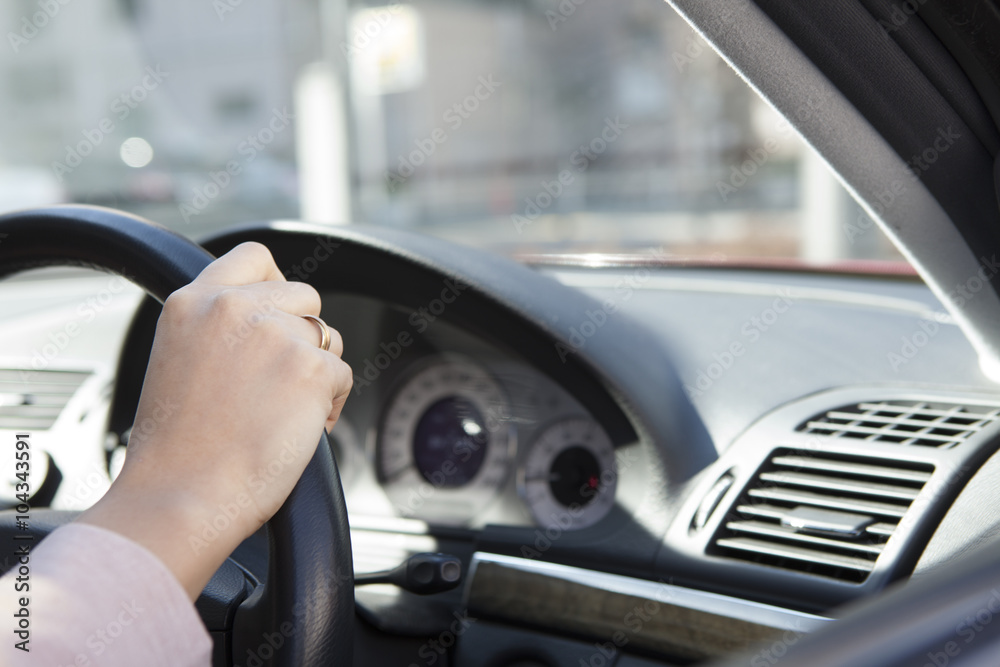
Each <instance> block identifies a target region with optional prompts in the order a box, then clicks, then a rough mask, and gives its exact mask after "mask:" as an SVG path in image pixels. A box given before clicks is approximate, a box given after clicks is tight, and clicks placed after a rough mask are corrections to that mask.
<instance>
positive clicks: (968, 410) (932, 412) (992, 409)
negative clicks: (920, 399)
mask: <svg viewBox="0 0 1000 667" xmlns="http://www.w3.org/2000/svg"><path fill="white" fill-rule="evenodd" d="M858 407H859V408H860V409H862V410H868V411H871V412H890V411H897V410H902V411H905V412H908V413H910V414H913V415H927V416H928V417H955V416H967V417H978V418H982V419H996V417H997V415H1000V408H998V407H996V406H986V405H978V406H967V405H958V404H952V405H951V407H949V408H945V409H943V410H942V409H940V408H929V407H924V406H922V405H920V404H917V405H913V406H902V405H901V404H898V403H889V402H885V403H859V404H858ZM972 407H978V408H981V409H983V410H985V412H974V411H973V410H972Z"/></svg>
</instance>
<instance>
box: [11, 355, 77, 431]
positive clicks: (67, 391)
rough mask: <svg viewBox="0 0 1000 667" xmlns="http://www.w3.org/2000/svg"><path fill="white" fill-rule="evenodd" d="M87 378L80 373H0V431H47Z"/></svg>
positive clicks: (40, 371) (23, 371) (36, 371)
mask: <svg viewBox="0 0 1000 667" xmlns="http://www.w3.org/2000/svg"><path fill="white" fill-rule="evenodd" d="M90 375H91V374H90V373H88V372H82V371H50V370H12V369H0V397H3V400H0V428H3V429H32V430H36V431H37V430H46V429H49V428H51V427H52V425H53V424H54V423H55V422H56V420H57V419H58V418H59V415H60V414H62V411H63V410H64V409H65V407H66V404H67V403H69V401H70V399H72V398H73V395H74V394H75V393H76V391H77V390H78V389H79V388H80V386H81V385H82V384H83V383H84V381H85V380H86V379H87V378H88V377H90Z"/></svg>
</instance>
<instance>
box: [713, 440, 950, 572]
mask: <svg viewBox="0 0 1000 667" xmlns="http://www.w3.org/2000/svg"><path fill="white" fill-rule="evenodd" d="M933 474H934V467H933V465H931V464H929V463H921V462H914V461H902V460H893V459H887V458H884V457H872V456H863V455H859V454H848V453H835V452H826V451H821V452H817V451H814V450H811V451H808V452H803V451H798V450H794V449H790V448H779V449H776V450H774V452H772V454H771V456H770V457H769V458H768V460H767V461H765V462H764V464H763V465H762V466H761V467H760V469H759V470H758V471H757V473H756V474H755V475H754V477H753V478H752V479H751V481H750V482H749V484H748V485H747V486H746V488H744V489H743V492H742V493H741V494H740V496H739V498H738V499H737V501H736V502H735V503H734V505H733V506H732V507H731V508H730V509H729V510H728V512H727V513H726V519H725V521H723V522H722V525H720V526H719V528H718V532H717V533H716V535H715V537H714V539H713V541H712V543H711V546H710V547H709V553H713V554H715V555H717V556H719V555H721V556H726V557H729V558H735V559H738V560H744V561H750V562H752V563H755V564H758V565H761V566H767V567H775V568H780V569H784V570H790V571H793V572H800V573H803V574H808V575H810V576H818V577H831V578H834V579H837V580H840V581H852V582H856V583H860V582H863V581H864V580H865V579H866V578H867V577H868V575H869V573H870V572H872V570H874V568H875V562H876V561H877V560H878V558H879V556H880V555H881V554H882V553H883V551H884V549H885V546H886V544H887V543H888V542H889V540H890V539H892V537H893V536H894V535H895V533H896V528H897V526H898V524H899V521H900V520H901V519H902V518H903V517H904V516H905V515H906V512H907V511H908V509H909V507H910V505H911V504H912V503H913V501H914V500H915V499H916V498H917V497H918V496H919V494H920V492H921V489H923V487H924V485H925V484H926V483H927V482H928V481H930V479H931V478H932V476H933Z"/></svg>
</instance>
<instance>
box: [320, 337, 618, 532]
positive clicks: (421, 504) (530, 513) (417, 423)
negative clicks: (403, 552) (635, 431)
mask: <svg viewBox="0 0 1000 667" xmlns="http://www.w3.org/2000/svg"><path fill="white" fill-rule="evenodd" d="M334 435H335V436H336V433H335V434H334ZM368 447H369V458H370V459H371V460H372V462H373V463H374V468H375V480H376V482H377V484H378V487H379V488H380V489H381V491H382V493H383V494H384V497H385V499H386V500H387V501H388V502H387V503H383V508H388V511H389V512H390V513H391V514H394V515H395V516H399V517H405V518H410V519H419V520H421V521H425V522H427V523H431V524H435V525H445V526H463V527H480V526H481V525H485V524H486V523H504V524H510V523H513V524H525V525H531V524H534V525H538V526H542V527H549V526H559V527H560V528H562V529H564V530H566V529H569V530H572V529H578V528H584V527H587V526H590V525H592V524H594V523H595V522H597V521H599V520H600V519H601V518H603V517H604V516H605V515H606V514H607V513H608V511H609V510H610V509H611V508H612V507H613V505H614V502H615V486H616V479H617V476H616V475H615V474H614V465H615V450H614V448H613V446H612V444H611V441H610V439H609V438H608V436H607V434H605V433H604V431H603V429H602V428H601V426H600V425H599V424H598V423H597V422H596V421H595V420H594V419H593V418H592V417H591V416H590V415H589V414H588V413H587V411H586V410H585V409H584V408H583V407H582V406H580V405H579V403H578V402H577V401H576V400H575V399H574V398H572V397H571V396H570V395H569V394H568V393H567V392H566V391H565V390H563V389H562V388H561V387H559V386H557V385H555V384H554V383H552V382H551V381H550V380H548V379H547V378H545V377H544V376H543V375H541V374H539V373H538V372H536V371H534V370H533V369H531V368H528V367H526V366H524V365H522V364H518V363H516V362H511V361H494V362H481V361H479V360H474V359H472V358H471V357H466V356H462V355H455V354H434V355H429V356H427V357H424V358H422V359H420V360H418V361H415V362H413V363H412V364H411V365H410V367H408V368H407V370H406V371H405V372H404V373H403V374H401V376H400V377H399V378H397V380H396V382H395V383H394V386H393V387H392V389H391V390H389V391H388V392H387V393H386V399H385V401H384V402H383V405H382V406H381V409H380V411H379V414H378V416H377V426H376V428H375V429H374V432H373V433H372V436H371V438H370V440H369V445H368ZM350 495H351V493H350V490H349V491H348V496H349V497H348V502H349V504H350V501H351V498H350ZM368 497H369V498H370V497H371V494H369V496H368ZM374 506H377V503H372V502H366V507H364V508H358V510H355V509H354V508H353V507H352V513H353V512H355V511H360V513H362V514H363V513H365V510H366V509H369V510H370V509H371V508H372V507H374Z"/></svg>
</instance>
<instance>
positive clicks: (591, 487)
mask: <svg viewBox="0 0 1000 667" xmlns="http://www.w3.org/2000/svg"><path fill="white" fill-rule="evenodd" d="M616 484H617V473H616V470H615V451H614V447H613V446H612V445H611V440H610V439H609V438H608V436H607V434H606V433H605V432H604V430H603V429H602V428H601V427H600V426H599V425H597V423H595V422H594V421H593V420H592V419H588V418H586V417H579V418H574V419H566V420H563V421H560V422H557V423H555V424H553V425H551V426H549V427H548V428H546V429H545V430H544V431H543V432H542V434H541V435H540V436H538V438H537V439H536V440H535V443H534V444H533V445H532V447H531V450H530V451H529V452H528V456H527V457H526V458H525V461H524V465H523V467H522V468H521V470H520V471H519V475H518V486H519V488H520V491H521V495H522V496H523V497H524V499H525V502H527V503H528V507H529V508H530V509H531V513H532V514H533V515H534V517H535V520H536V521H537V522H538V523H539V525H541V526H544V527H550V526H559V527H561V528H563V529H574V528H585V527H587V526H590V525H592V524H594V523H596V522H597V521H599V520H600V519H601V518H603V517H604V516H605V515H606V514H607V513H608V510H610V509H611V507H612V505H614V502H615V487H616Z"/></svg>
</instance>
